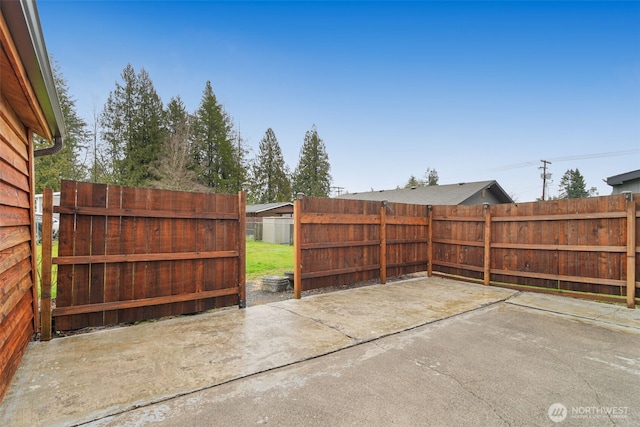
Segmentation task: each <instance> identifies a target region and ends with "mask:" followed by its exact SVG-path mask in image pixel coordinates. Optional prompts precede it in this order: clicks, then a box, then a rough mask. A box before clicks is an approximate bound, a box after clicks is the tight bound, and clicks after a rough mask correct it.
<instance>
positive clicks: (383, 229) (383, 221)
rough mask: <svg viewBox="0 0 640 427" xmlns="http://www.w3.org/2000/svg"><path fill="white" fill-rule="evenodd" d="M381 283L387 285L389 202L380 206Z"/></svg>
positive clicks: (383, 202) (384, 202) (384, 201)
mask: <svg viewBox="0 0 640 427" xmlns="http://www.w3.org/2000/svg"><path fill="white" fill-rule="evenodd" d="M380 283H381V284H383V285H384V284H385V283H387V201H386V200H383V201H382V206H380Z"/></svg>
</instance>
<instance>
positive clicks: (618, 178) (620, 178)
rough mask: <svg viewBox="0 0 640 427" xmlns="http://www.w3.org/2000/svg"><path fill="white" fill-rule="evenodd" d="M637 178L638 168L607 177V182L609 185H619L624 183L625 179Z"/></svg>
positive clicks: (639, 173) (639, 170) (638, 176)
mask: <svg viewBox="0 0 640 427" xmlns="http://www.w3.org/2000/svg"><path fill="white" fill-rule="evenodd" d="M638 178H640V169H638V170H635V171H631V172H626V173H621V174H620V175H614V176H610V177H609V178H607V184H608V185H611V186H613V185H620V184H623V183H625V182H626V181H631V180H634V179H638Z"/></svg>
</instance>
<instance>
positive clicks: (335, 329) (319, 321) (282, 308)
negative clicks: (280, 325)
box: [273, 306, 360, 343]
mask: <svg viewBox="0 0 640 427" xmlns="http://www.w3.org/2000/svg"><path fill="white" fill-rule="evenodd" d="M273 307H274V308H278V309H280V310H283V311H286V312H288V313H291V314H294V315H296V316H298V317H301V318H303V319H309V320H312V321H314V322H316V323H319V324H320V325H322V326H326V327H327V328H329V329H332V330H334V331H336V332H338V333H339V334H341V335H344V336H345V337H347V338H349V339H350V340H352V341H353V342H355V343H359V342H360V340H358V339H357V338H356V337H352V336H351V335H349V334H347V333H346V332H344V331H341V330H340V329H338V328H337V327H336V326H333V325H330V324H328V323H326V322H324V321H323V320H322V319H318V318H315V317H310V316H304V315H302V314H300V313H297V312H295V311H293V310H289V309H288V308H285V307H278V306H273Z"/></svg>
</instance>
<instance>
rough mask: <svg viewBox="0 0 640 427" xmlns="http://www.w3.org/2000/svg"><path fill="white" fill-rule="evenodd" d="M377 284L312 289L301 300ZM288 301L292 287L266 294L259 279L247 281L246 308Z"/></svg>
mask: <svg viewBox="0 0 640 427" xmlns="http://www.w3.org/2000/svg"><path fill="white" fill-rule="evenodd" d="M426 275H427V272H426V271H425V272H419V273H412V274H405V275H402V276H395V277H387V283H392V282H397V281H400V280H407V279H412V278H415V277H424V276H426ZM377 283H379V281H378V280H377V279H374V280H366V281H363V282H358V283H351V284H348V285H338V286H331V287H328V288H320V289H314V290H311V291H304V292H303V293H302V298H304V297H305V296H310V295H317V294H324V293H327V292H335V291H344V290H346V289H354V288H360V287H362V286H369V285H375V284H377ZM288 299H293V288H292V287H289V288H287V290H285V291H282V292H266V291H263V290H262V284H261V281H260V279H257V280H247V307H252V306H256V305H260V304H269V303H272V302H278V301H284V300H288Z"/></svg>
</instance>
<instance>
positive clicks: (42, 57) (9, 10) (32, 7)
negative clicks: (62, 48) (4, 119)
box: [0, 0, 65, 154]
mask: <svg viewBox="0 0 640 427" xmlns="http://www.w3.org/2000/svg"><path fill="white" fill-rule="evenodd" d="M0 7H2V13H3V15H4V17H5V21H6V22H7V26H8V27H9V29H10V31H11V34H12V35H13V39H14V43H15V45H16V49H17V50H18V54H19V55H20V60H21V62H22V64H23V66H24V69H25V71H26V73H27V77H28V78H29V82H30V84H31V87H32V88H33V91H34V93H35V95H36V98H37V100H38V104H39V105H40V108H41V110H42V113H43V114H44V117H45V120H46V122H47V127H48V128H49V130H50V132H51V137H52V138H53V140H54V143H56V144H60V147H61V144H62V138H64V137H65V126H64V116H63V114H62V108H61V106H60V100H59V98H58V93H57V91H56V87H55V80H54V78H53V72H52V70H51V63H50V62H49V55H48V53H47V48H46V45H45V43H44V36H43V34H42V27H41V25H40V18H39V17H38V9H37V6H36V3H35V1H29V0H20V1H2V2H0ZM41 136H46V135H41ZM51 154H52V153H51Z"/></svg>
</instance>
